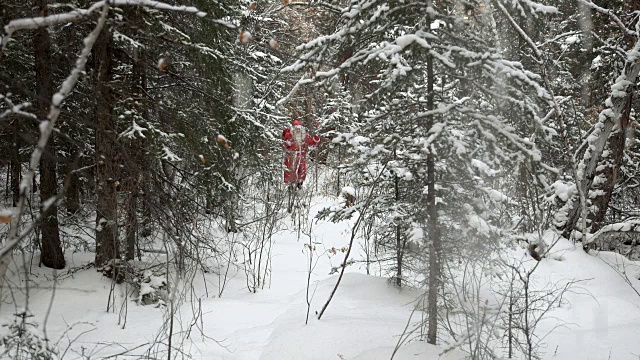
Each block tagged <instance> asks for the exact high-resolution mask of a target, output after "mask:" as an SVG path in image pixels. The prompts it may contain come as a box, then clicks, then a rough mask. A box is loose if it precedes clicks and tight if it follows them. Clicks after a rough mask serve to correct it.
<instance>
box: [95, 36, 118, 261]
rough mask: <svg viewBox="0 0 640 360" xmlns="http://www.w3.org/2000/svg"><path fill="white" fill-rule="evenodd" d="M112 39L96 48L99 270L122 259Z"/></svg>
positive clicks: (104, 38)
mask: <svg viewBox="0 0 640 360" xmlns="http://www.w3.org/2000/svg"><path fill="white" fill-rule="evenodd" d="M112 55H113V54H112V35H111V33H110V32H109V30H108V29H106V28H105V29H103V30H102V32H101V33H100V36H99V37H98V39H97V41H96V44H95V47H94V59H95V62H96V65H95V67H94V69H95V88H96V120H95V124H96V150H95V152H96V183H97V184H96V195H97V203H96V225H97V230H96V267H101V266H104V265H106V264H107V263H108V262H109V261H110V260H112V259H119V258H120V251H119V250H120V249H119V244H118V232H117V218H116V215H117V213H116V204H117V203H116V191H115V183H114V179H116V178H117V176H116V175H117V174H116V172H117V170H118V166H117V164H116V159H115V157H116V150H115V147H116V126H115V125H116V124H115V120H114V118H113V102H114V99H113V94H112V90H111V84H110V81H111V77H112V66H113V65H112Z"/></svg>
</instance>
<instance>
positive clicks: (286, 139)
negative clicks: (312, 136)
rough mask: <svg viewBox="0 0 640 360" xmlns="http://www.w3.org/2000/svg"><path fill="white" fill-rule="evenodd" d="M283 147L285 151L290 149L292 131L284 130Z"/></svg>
mask: <svg viewBox="0 0 640 360" xmlns="http://www.w3.org/2000/svg"><path fill="white" fill-rule="evenodd" d="M282 140H283V143H282V147H283V148H285V149H288V148H289V147H290V146H291V145H292V142H291V129H284V130H282Z"/></svg>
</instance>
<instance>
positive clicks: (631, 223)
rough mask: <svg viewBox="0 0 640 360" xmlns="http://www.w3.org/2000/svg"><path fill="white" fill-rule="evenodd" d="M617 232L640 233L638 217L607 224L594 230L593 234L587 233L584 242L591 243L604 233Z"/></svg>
mask: <svg viewBox="0 0 640 360" xmlns="http://www.w3.org/2000/svg"><path fill="white" fill-rule="evenodd" d="M610 232H618V233H640V219H630V220H627V221H623V222H619V223H615V224H609V225H606V226H604V227H602V228H601V229H600V230H598V231H596V232H595V233H594V234H593V235H590V236H589V235H587V237H586V240H585V241H584V244H585V245H586V244H589V243H592V242H594V241H596V240H598V238H599V237H601V236H602V235H604V234H606V233H610Z"/></svg>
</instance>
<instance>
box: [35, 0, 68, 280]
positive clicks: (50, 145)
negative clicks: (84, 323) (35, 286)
mask: <svg viewBox="0 0 640 360" xmlns="http://www.w3.org/2000/svg"><path fill="white" fill-rule="evenodd" d="M36 6H37V8H38V15H40V16H45V15H46V13H47V0H37V1H36ZM34 50H35V65H36V69H35V70H36V114H37V116H38V119H40V120H43V121H44V120H45V119H46V118H47V115H48V113H49V108H50V106H51V97H52V96H53V83H52V79H51V69H50V67H49V64H50V57H51V56H50V55H51V38H50V37H49V30H48V29H47V28H39V29H38V30H36V34H35V38H34ZM54 135H55V133H51V136H50V137H49V141H48V142H47V146H46V147H45V148H44V152H43V154H42V158H41V160H40V205H41V209H40V211H41V212H42V216H43V217H42V223H41V224H40V230H41V231H42V254H41V256H42V264H43V265H44V266H46V267H48V268H52V269H62V268H64V266H65V260H64V254H63V252H62V247H61V245H60V231H59V228H58V210H57V209H58V208H57V206H56V204H55V203H53V204H50V205H49V207H48V209H45V205H46V204H47V201H48V200H50V199H52V198H53V197H55V196H56V195H57V192H58V191H57V178H56V166H57V159H56V145H55V138H54ZM34 191H35V190H34Z"/></svg>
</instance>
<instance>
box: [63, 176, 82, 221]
mask: <svg viewBox="0 0 640 360" xmlns="http://www.w3.org/2000/svg"><path fill="white" fill-rule="evenodd" d="M72 170H73V166H71V164H69V171H72ZM68 176H69V186H68V187H67V190H66V195H67V199H66V208H67V214H69V215H73V214H75V213H77V212H78V211H80V179H79V178H78V174H76V173H69V175H68Z"/></svg>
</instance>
